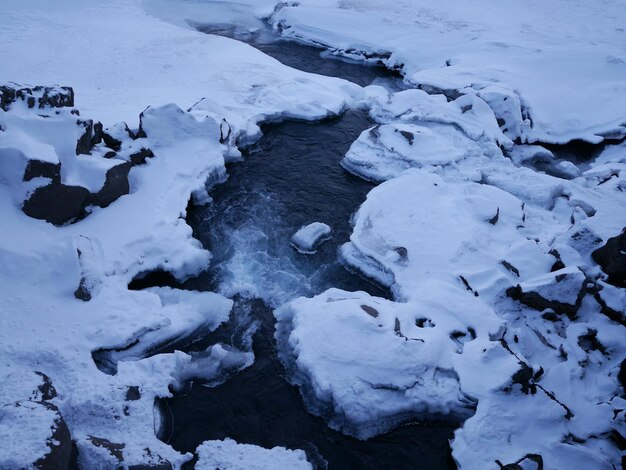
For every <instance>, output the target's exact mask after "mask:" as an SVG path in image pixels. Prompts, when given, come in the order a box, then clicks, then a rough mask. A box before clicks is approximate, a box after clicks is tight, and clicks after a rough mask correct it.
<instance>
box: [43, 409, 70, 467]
mask: <svg viewBox="0 0 626 470" xmlns="http://www.w3.org/2000/svg"><path fill="white" fill-rule="evenodd" d="M41 405H42V406H45V407H46V408H48V409H49V410H52V411H54V412H55V413H57V416H58V417H57V418H56V419H55V420H54V427H53V431H52V437H51V438H50V439H48V442H47V443H46V444H47V446H48V447H49V448H50V452H49V453H48V454H46V455H45V456H44V457H42V458H41V459H39V460H37V461H36V462H35V464H34V466H35V468H38V469H41V470H66V469H68V468H69V466H70V460H71V458H72V447H73V445H74V443H73V442H72V435H71V434H70V430H69V428H68V427H67V424H66V423H65V420H64V419H63V417H62V416H61V414H60V413H59V409H58V408H57V407H56V406H55V405H53V404H52V403H48V402H41Z"/></svg>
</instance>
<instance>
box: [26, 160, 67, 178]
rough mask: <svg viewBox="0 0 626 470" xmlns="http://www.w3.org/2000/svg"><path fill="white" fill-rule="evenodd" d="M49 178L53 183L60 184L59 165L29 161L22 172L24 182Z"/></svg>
mask: <svg viewBox="0 0 626 470" xmlns="http://www.w3.org/2000/svg"><path fill="white" fill-rule="evenodd" d="M39 177H43V178H50V179H51V180H52V181H53V182H57V183H58V182H60V178H61V164H60V163H50V162H44V161H42V160H29V161H28V164H27V165H26V170H24V178H23V180H24V181H30V180H32V179H34V178H39Z"/></svg>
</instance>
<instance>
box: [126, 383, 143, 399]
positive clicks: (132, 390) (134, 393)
mask: <svg viewBox="0 0 626 470" xmlns="http://www.w3.org/2000/svg"><path fill="white" fill-rule="evenodd" d="M140 398H141V392H139V387H138V386H137V385H132V386H130V387H128V390H126V401H137V400H139V399H140Z"/></svg>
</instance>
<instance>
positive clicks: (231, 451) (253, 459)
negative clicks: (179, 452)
mask: <svg viewBox="0 0 626 470" xmlns="http://www.w3.org/2000/svg"><path fill="white" fill-rule="evenodd" d="M198 456H199V457H200V458H199V459H198V463H197V464H196V468H197V469H198V470H213V469H215V468H220V469H221V470H274V469H275V470H281V469H285V468H289V469H294V470H309V469H312V468H313V466H312V465H311V464H310V463H309V462H307V460H306V455H305V453H304V452H303V451H301V450H289V449H285V448H283V447H274V448H273V449H264V448H263V447H259V446H254V445H250V444H238V443H237V442H235V441H234V440H232V439H224V440H222V441H206V442H203V443H202V444H200V445H199V446H198Z"/></svg>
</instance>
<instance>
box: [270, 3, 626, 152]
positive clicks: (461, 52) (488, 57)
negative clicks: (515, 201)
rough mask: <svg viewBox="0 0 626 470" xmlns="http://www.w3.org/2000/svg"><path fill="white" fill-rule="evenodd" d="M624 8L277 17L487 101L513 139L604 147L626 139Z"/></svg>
mask: <svg viewBox="0 0 626 470" xmlns="http://www.w3.org/2000/svg"><path fill="white" fill-rule="evenodd" d="M621 7H622V4H621V2H620V1H619V0H609V1H607V2H605V3H603V5H602V6H601V7H598V5H596V4H590V3H584V2H583V3H572V2H569V1H565V0H560V1H555V2H550V3H549V4H547V3H545V2H539V1H532V2H530V3H528V2H526V3H524V4H519V3H517V2H514V1H512V0H507V1H505V2H496V1H486V2H480V3H476V2H472V3H471V4H470V3H467V2H464V1H461V0H446V1H444V2H438V3H437V4H432V2H426V1H421V0H420V1H416V2H388V3H385V4H384V6H381V4H380V2H374V1H371V0H351V1H348V2H327V1H322V2H319V1H317V0H308V1H306V0H305V1H302V2H298V4H297V5H289V6H284V7H283V8H281V9H280V10H279V11H278V12H277V13H276V14H275V15H274V16H273V18H272V19H273V23H274V26H275V27H276V28H278V29H279V31H280V32H281V34H283V35H284V36H285V37H289V38H293V39H297V40H300V41H305V42H309V43H312V44H316V45H322V46H325V47H328V48H330V49H331V50H332V51H334V52H336V53H337V54H341V55H348V56H352V57H354V56H356V57H365V58H368V59H370V60H381V61H382V62H384V63H385V64H387V65H388V66H390V67H396V68H400V69H401V70H402V72H403V74H404V75H405V77H406V79H407V80H408V81H410V82H412V83H416V84H420V85H422V86H424V87H425V89H429V90H435V91H436V90H444V91H445V92H446V93H448V94H456V95H458V94H477V95H479V96H481V97H482V99H484V100H485V101H486V102H487V103H489V104H490V105H491V106H492V108H493V109H494V111H495V112H496V115H497V116H498V117H499V118H500V119H502V122H503V128H504V129H505V130H506V132H507V135H509V136H511V137H520V138H521V139H522V141H528V142H533V141H544V142H566V141H569V140H572V139H575V138H580V139H585V140H589V141H595V142H597V141H599V140H601V139H602V135H613V136H615V135H624V134H625V132H626V126H624V124H625V123H626V114H625V113H624V109H625V108H626V79H625V78H624V77H626V43H625V42H624V41H623V25H624V23H626V14H625V13H624V9H623V8H621ZM564 38H566V39H564Z"/></svg>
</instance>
